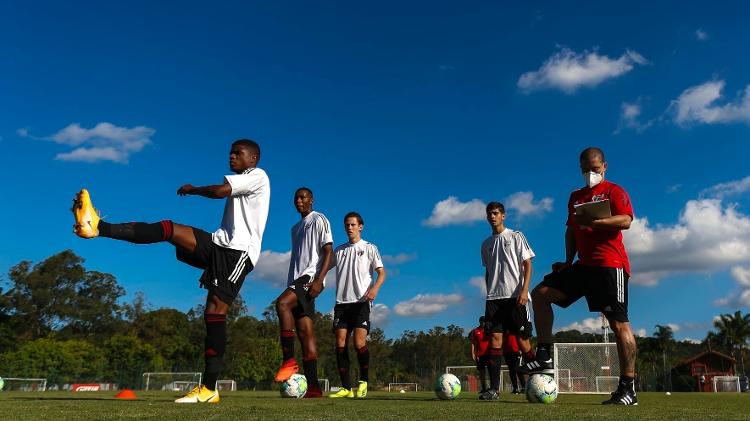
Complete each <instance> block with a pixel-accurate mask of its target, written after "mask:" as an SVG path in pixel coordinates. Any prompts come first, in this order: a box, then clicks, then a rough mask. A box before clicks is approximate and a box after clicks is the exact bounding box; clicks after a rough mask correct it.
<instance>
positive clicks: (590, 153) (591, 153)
mask: <svg viewBox="0 0 750 421" xmlns="http://www.w3.org/2000/svg"><path fill="white" fill-rule="evenodd" d="M595 156H598V157H600V158H601V159H602V163H604V162H607V160H606V159H604V151H603V150H601V149H599V148H597V147H596V146H590V147H588V148H586V149H584V150H583V152H581V156H579V157H578V162H581V161H583V160H584V159H585V160H589V159H591V158H593V157H595Z"/></svg>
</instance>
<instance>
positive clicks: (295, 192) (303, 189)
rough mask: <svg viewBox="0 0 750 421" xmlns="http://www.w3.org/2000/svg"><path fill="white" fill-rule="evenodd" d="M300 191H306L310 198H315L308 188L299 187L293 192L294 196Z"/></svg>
mask: <svg viewBox="0 0 750 421" xmlns="http://www.w3.org/2000/svg"><path fill="white" fill-rule="evenodd" d="M301 191H306V192H307V193H309V194H310V197H315V196H313V192H312V190H310V189H309V188H308V187H300V188H298V189H297V190H295V191H294V195H295V196H296V195H297V193H299V192H301Z"/></svg>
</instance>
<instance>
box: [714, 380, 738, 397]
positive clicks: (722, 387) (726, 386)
mask: <svg viewBox="0 0 750 421" xmlns="http://www.w3.org/2000/svg"><path fill="white" fill-rule="evenodd" d="M739 391H740V378H739V377H738V376H714V392H715V393H719V392H739Z"/></svg>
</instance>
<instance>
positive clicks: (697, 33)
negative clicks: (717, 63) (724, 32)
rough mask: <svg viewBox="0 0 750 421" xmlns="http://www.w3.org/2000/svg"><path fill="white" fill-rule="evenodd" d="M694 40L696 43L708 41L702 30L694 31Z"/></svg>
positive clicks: (706, 33)
mask: <svg viewBox="0 0 750 421" xmlns="http://www.w3.org/2000/svg"><path fill="white" fill-rule="evenodd" d="M695 38H696V39H698V41H705V40H707V39H708V32H706V31H704V30H703V28H698V29H696V30H695Z"/></svg>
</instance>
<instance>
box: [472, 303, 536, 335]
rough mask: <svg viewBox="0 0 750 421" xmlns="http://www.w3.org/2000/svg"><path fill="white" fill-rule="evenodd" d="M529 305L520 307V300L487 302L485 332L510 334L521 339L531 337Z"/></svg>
mask: <svg viewBox="0 0 750 421" xmlns="http://www.w3.org/2000/svg"><path fill="white" fill-rule="evenodd" d="M528 306H529V305H528V304H526V305H525V306H520V307H519V306H518V298H501V299H497V300H487V304H485V308H484V323H485V326H484V330H485V331H486V332H487V333H488V334H489V333H502V332H509V333H513V334H515V335H518V336H519V337H521V338H524V339H528V338H530V337H531V329H532V325H531V320H530V319H529V310H528Z"/></svg>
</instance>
